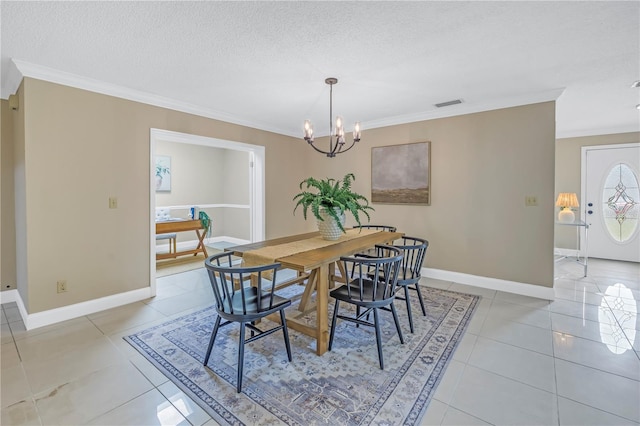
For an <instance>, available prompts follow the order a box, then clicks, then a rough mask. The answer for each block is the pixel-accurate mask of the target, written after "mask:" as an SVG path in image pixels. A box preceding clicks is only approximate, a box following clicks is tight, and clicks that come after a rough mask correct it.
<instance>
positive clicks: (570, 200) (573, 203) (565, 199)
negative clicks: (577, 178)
mask: <svg viewBox="0 0 640 426" xmlns="http://www.w3.org/2000/svg"><path fill="white" fill-rule="evenodd" d="M556 206H559V207H561V208H562V210H560V212H559V213H558V222H562V223H572V222H573V221H574V220H575V219H576V215H575V214H574V213H573V211H572V210H571V207H578V206H579V204H578V196H577V195H576V194H575V193H573V192H561V193H560V194H558V200H557V201H556Z"/></svg>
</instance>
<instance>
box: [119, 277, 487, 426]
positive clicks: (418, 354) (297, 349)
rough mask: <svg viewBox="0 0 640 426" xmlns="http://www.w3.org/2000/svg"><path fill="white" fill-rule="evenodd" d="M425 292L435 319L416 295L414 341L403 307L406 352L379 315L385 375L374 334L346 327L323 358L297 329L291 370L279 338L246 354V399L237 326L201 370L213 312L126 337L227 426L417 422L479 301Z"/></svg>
mask: <svg viewBox="0 0 640 426" xmlns="http://www.w3.org/2000/svg"><path fill="white" fill-rule="evenodd" d="M296 287H298V286H296ZM422 290H423V295H424V297H425V302H426V308H427V316H426V317H425V316H423V315H422V312H421V311H420V306H419V304H418V301H417V300H416V299H417V297H415V295H414V297H413V298H412V302H414V303H413V304H412V311H413V315H414V325H415V334H411V333H409V325H408V319H407V312H406V306H405V305H404V301H399V302H397V303H396V306H397V309H398V316H399V318H400V322H401V327H402V329H403V334H404V338H405V344H400V341H399V339H398V336H397V333H396V331H395V326H394V323H393V318H392V316H391V314H390V313H387V312H382V313H381V315H380V317H381V320H382V333H383V353H384V360H385V369H384V370H380V367H379V364H378V355H377V349H376V339H375V333H374V330H373V329H372V328H370V327H356V326H355V325H354V324H352V323H349V322H347V321H340V322H339V323H338V325H337V327H338V328H337V329H336V333H335V339H334V342H333V348H332V350H331V351H330V352H327V353H325V354H324V355H322V356H317V355H316V354H315V340H314V339H312V338H310V337H308V336H306V335H303V334H301V333H298V332H296V331H294V330H292V329H289V334H290V339H291V349H292V355H293V361H292V362H289V361H288V359H287V355H286V350H285V348H284V342H283V337H282V334H281V333H275V334H273V335H271V336H269V337H265V338H263V339H260V340H257V341H255V342H252V343H249V344H247V345H246V346H245V366H244V379H243V387H242V393H240V394H238V393H236V387H235V385H236V374H237V373H236V371H237V370H236V368H237V356H238V355H237V353H238V335H239V331H238V330H239V329H238V326H237V325H229V326H227V327H223V328H221V329H220V331H219V333H218V337H217V340H216V343H215V346H214V349H213V352H212V354H211V358H210V360H209V365H208V368H205V367H203V365H202V360H203V359H204V355H205V352H206V349H207V344H208V342H209V338H210V335H211V330H212V328H213V323H214V321H215V319H216V316H217V314H216V312H215V308H214V307H213V306H212V307H210V308H207V309H203V310H201V311H199V312H195V313H192V314H189V315H185V316H183V317H181V318H178V319H175V320H172V321H169V322H167V323H164V324H162V325H158V326H155V327H152V328H149V329H147V330H144V331H141V332H138V333H136V334H133V335H130V336H125V337H124V339H125V340H127V341H128V342H129V343H130V344H131V345H132V346H133V347H135V348H136V349H137V350H138V351H140V353H141V354H142V355H144V356H145V357H146V358H147V359H148V360H149V361H150V362H151V363H152V364H153V365H155V366H156V367H157V368H158V369H159V370H160V371H161V372H162V373H163V374H165V375H166V376H167V377H168V378H169V379H170V380H171V381H172V382H174V383H175V384H176V385H177V386H178V387H179V388H180V389H181V390H182V391H183V392H185V393H186V394H187V395H189V396H190V397H191V398H192V399H193V400H194V401H195V402H196V403H197V404H199V405H200V406H201V407H202V408H203V409H204V410H205V411H206V412H207V413H209V415H210V416H211V417H212V418H213V419H215V420H216V421H217V422H219V423H221V424H233V425H243V424H250V425H273V424H288V425H304V426H306V425H321V424H322V425H370V424H408V425H411V424H419V423H420V419H421V418H422V416H423V415H424V412H425V410H426V408H427V406H428V404H429V401H430V400H431V398H432V396H433V394H434V392H435V389H436V386H437V385H438V383H439V381H440V379H441V377H442V375H443V373H444V371H445V368H446V367H447V364H448V363H449V361H450V360H451V357H452V355H453V353H454V351H455V349H456V346H457V345H458V343H459V342H460V340H461V338H462V336H463V334H464V331H465V327H466V326H467V324H468V323H469V321H470V319H471V317H472V315H473V312H474V310H475V308H476V306H477V304H478V300H479V297H478V296H474V295H469V294H462V293H457V292H451V291H447V290H440V289H434V288H430V287H422ZM330 302H331V303H330V305H331V309H332V308H333V306H332V305H333V301H332V300H331V301H330ZM291 309H295V306H293V307H292V308H291ZM344 309H345V310H346V309H347V308H346V307H345V308H344ZM342 310H343V307H342V305H341V311H342ZM309 315H312V314H309ZM329 318H331V316H330V317H329ZM267 325H268V324H267ZM267 325H265V326H267Z"/></svg>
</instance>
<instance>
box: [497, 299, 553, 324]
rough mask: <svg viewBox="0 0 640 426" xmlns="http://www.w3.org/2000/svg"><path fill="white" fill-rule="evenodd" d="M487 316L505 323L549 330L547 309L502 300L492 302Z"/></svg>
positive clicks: (549, 319) (549, 321)
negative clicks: (503, 320)
mask: <svg viewBox="0 0 640 426" xmlns="http://www.w3.org/2000/svg"><path fill="white" fill-rule="evenodd" d="M489 315H490V316H492V317H494V318H496V317H498V318H503V319H505V320H507V321H513V322H519V323H522V324H528V325H533V326H536V327H540V328H544V329H550V328H551V317H550V315H549V311H548V310H547V309H536V308H531V307H528V306H522V305H516V304H514V303H508V302H504V301H502V300H494V301H493V304H492V305H491V309H490V310H489Z"/></svg>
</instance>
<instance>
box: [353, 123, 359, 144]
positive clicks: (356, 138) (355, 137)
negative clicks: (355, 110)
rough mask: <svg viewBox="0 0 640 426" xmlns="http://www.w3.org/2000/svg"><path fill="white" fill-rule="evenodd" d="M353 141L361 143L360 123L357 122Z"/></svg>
mask: <svg viewBox="0 0 640 426" xmlns="http://www.w3.org/2000/svg"><path fill="white" fill-rule="evenodd" d="M353 140H354V141H356V142H360V122H359V121H356V125H355V126H354V127H353Z"/></svg>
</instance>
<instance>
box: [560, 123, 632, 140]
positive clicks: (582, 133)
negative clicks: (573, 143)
mask: <svg viewBox="0 0 640 426" xmlns="http://www.w3.org/2000/svg"><path fill="white" fill-rule="evenodd" d="M638 132H640V123H638V124H637V125H635V126H617V127H606V128H599V129H586V130H568V131H557V130H556V139H568V138H581V137H586V136H600V135H615V134H618V133H638Z"/></svg>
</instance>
